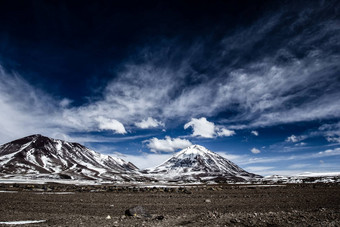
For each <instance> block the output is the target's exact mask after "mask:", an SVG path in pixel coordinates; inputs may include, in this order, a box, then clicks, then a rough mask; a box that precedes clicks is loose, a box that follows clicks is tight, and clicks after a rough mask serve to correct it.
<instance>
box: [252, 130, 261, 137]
mask: <svg viewBox="0 0 340 227" xmlns="http://www.w3.org/2000/svg"><path fill="white" fill-rule="evenodd" d="M251 134H253V135H254V136H258V135H259V132H258V131H251Z"/></svg>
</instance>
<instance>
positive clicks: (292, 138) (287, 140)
mask: <svg viewBox="0 0 340 227" xmlns="http://www.w3.org/2000/svg"><path fill="white" fill-rule="evenodd" d="M298 141H299V139H298V138H297V137H296V136H295V135H291V136H289V137H288V138H287V139H286V142H292V143H296V142H298Z"/></svg>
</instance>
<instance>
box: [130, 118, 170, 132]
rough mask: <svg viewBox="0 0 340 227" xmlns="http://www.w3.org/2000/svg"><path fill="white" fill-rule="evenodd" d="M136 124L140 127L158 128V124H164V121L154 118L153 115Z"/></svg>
mask: <svg viewBox="0 0 340 227" xmlns="http://www.w3.org/2000/svg"><path fill="white" fill-rule="evenodd" d="M135 125H136V126H137V127H138V128H142V129H147V128H156V127H158V126H164V123H162V122H161V121H157V120H155V119H153V118H152V117H148V119H146V120H145V119H144V120H142V121H141V122H137V123H135Z"/></svg>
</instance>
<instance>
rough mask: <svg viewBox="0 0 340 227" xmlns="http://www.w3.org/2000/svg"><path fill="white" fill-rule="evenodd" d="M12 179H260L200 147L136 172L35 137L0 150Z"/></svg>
mask: <svg viewBox="0 0 340 227" xmlns="http://www.w3.org/2000/svg"><path fill="white" fill-rule="evenodd" d="M17 176H26V177H30V178H34V179H37V178H38V179H39V178H49V179H73V180H97V181H102V182H103V181H109V182H131V181H132V182H137V181H139V182H146V181H164V182H169V181H171V182H211V181H214V182H217V181H218V182H220V181H223V182H225V181H233V182H239V181H250V180H252V179H257V178H261V176H259V175H256V174H253V173H249V172H247V171H245V170H243V169H242V168H240V167H238V166H237V165H236V164H234V163H232V162H231V161H229V160H227V159H226V158H224V157H222V156H220V155H218V154H216V153H214V152H212V151H209V150H208V149H206V148H205V147H203V146H200V145H192V146H190V147H188V148H185V149H183V150H181V151H179V152H178V153H176V154H174V155H173V156H172V157H171V158H170V159H169V160H167V161H166V162H164V163H163V164H161V165H159V166H157V167H155V168H151V169H146V170H139V169H138V168H137V167H136V166H135V165H134V164H132V163H131V162H126V161H124V160H122V159H120V158H117V157H112V156H109V155H104V154H100V153H97V152H95V151H93V150H91V149H89V148H86V147H85V146H83V145H81V144H79V143H71V142H66V141H63V140H59V139H52V138H49V137H46V136H42V135H39V134H37V135H31V136H27V137H24V138H21V139H18V140H15V141H12V142H9V143H6V144H4V145H1V146H0V177H5V178H9V177H17Z"/></svg>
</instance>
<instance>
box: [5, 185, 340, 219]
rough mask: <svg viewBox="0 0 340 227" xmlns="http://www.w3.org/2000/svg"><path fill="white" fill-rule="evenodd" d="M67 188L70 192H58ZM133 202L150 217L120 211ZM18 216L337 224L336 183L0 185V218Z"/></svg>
mask: <svg viewBox="0 0 340 227" xmlns="http://www.w3.org/2000/svg"><path fill="white" fill-rule="evenodd" d="M6 191H16V192H15V193H8V192H6ZM65 191H66V192H72V193H70V194H57V193H60V192H65ZM137 205H140V206H143V207H144V208H145V209H147V210H148V211H149V213H150V214H151V217H148V218H146V217H141V216H138V215H137V216H135V217H126V216H125V215H124V213H125V210H126V209H128V208H130V207H133V206H137ZM108 215H109V216H110V217H108ZM158 219H161V220H158ZM22 220H46V222H44V223H40V224H30V225H28V226H340V185H338V184H301V185H283V186H279V187H257V186H245V185H233V186H232V185H215V186H206V187H193V188H187V189H183V188H180V189H173V188H170V189H164V188H149V189H142V190H141V189H133V188H119V187H113V186H105V187H104V186H97V187H96V186H65V185H49V186H42V185H0V222H8V221H22ZM0 225H1V224H0Z"/></svg>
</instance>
